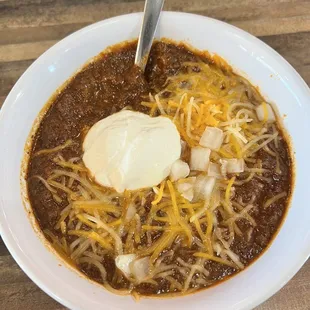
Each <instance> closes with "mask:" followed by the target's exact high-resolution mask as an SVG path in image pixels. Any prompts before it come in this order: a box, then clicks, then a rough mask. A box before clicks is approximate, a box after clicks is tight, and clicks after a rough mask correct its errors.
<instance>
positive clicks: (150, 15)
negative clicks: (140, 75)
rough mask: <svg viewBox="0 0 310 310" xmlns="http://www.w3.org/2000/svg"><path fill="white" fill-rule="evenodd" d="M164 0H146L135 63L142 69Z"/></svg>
mask: <svg viewBox="0 0 310 310" xmlns="http://www.w3.org/2000/svg"><path fill="white" fill-rule="evenodd" d="M164 2H165V0H146V1H145V5H144V14H143V21H142V26H141V30H140V35H139V40H138V46H137V51H136V58H135V64H136V65H137V66H139V67H140V68H141V70H142V71H144V69H145V66H146V63H147V60H148V56H149V53H150V50H151V46H152V43H153V39H154V35H155V31H156V27H157V24H158V20H159V15H160V12H161V10H162V8H163V5H164Z"/></svg>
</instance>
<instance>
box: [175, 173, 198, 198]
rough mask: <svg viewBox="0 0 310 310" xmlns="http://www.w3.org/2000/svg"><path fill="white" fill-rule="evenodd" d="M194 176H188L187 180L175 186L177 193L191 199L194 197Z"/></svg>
mask: <svg viewBox="0 0 310 310" xmlns="http://www.w3.org/2000/svg"><path fill="white" fill-rule="evenodd" d="M195 180H196V178H195V177H192V178H188V181H187V182H184V183H180V184H178V186H177V189H178V191H179V193H181V196H182V197H184V198H185V199H187V200H189V201H192V200H193V198H194V182H195Z"/></svg>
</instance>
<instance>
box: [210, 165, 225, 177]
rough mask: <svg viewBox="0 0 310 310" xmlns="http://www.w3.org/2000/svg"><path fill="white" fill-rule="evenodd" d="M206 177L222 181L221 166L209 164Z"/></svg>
mask: <svg viewBox="0 0 310 310" xmlns="http://www.w3.org/2000/svg"><path fill="white" fill-rule="evenodd" d="M208 176H209V177H214V178H217V179H222V178H223V175H222V172H221V166H220V165H219V164H215V163H209V166H208Z"/></svg>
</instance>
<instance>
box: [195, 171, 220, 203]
mask: <svg viewBox="0 0 310 310" xmlns="http://www.w3.org/2000/svg"><path fill="white" fill-rule="evenodd" d="M215 181H216V179H215V178H213V177H209V176H205V175H199V176H198V177H197V180H196V182H195V198H196V199H199V198H202V199H205V200H207V199H209V198H210V196H211V194H212V191H213V188H214V185H215Z"/></svg>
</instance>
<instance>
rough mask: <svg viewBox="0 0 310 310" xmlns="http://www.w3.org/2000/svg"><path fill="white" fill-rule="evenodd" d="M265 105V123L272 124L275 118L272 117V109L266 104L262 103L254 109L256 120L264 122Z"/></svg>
mask: <svg viewBox="0 0 310 310" xmlns="http://www.w3.org/2000/svg"><path fill="white" fill-rule="evenodd" d="M265 105H266V108H267V119H266V121H267V122H274V121H275V120H276V117H275V115H274V112H273V110H272V107H271V106H270V104H268V103H262V104H261V105H259V106H258V107H257V108H256V114H257V118H258V119H259V120H260V121H264V120H265Z"/></svg>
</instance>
